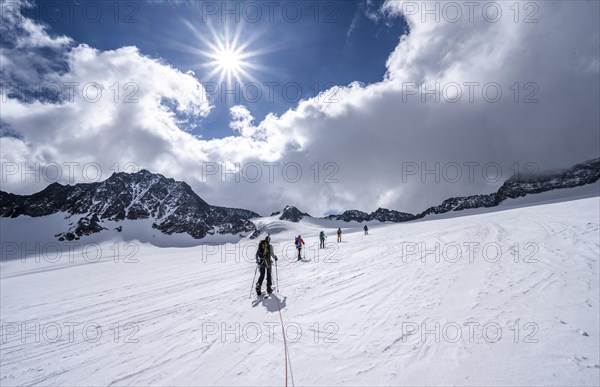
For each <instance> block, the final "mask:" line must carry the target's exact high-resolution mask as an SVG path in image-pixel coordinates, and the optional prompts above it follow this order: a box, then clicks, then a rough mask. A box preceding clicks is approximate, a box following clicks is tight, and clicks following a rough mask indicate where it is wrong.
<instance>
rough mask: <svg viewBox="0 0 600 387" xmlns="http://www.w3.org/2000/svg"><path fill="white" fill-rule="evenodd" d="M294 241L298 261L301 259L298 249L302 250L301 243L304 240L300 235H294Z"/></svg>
mask: <svg viewBox="0 0 600 387" xmlns="http://www.w3.org/2000/svg"><path fill="white" fill-rule="evenodd" d="M294 243H295V245H296V249H298V261H300V260H301V259H302V256H301V255H300V251H302V245H303V244H304V241H303V240H302V236H301V235H298V236H297V237H296V240H295V242H294Z"/></svg>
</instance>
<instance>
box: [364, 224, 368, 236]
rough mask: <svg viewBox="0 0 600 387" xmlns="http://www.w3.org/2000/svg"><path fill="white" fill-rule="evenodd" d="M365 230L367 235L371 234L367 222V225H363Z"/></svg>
mask: <svg viewBox="0 0 600 387" xmlns="http://www.w3.org/2000/svg"><path fill="white" fill-rule="evenodd" d="M363 230H365V235H369V228H368V227H367V225H366V224H365V227H363Z"/></svg>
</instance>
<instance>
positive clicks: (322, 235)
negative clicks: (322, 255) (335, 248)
mask: <svg viewBox="0 0 600 387" xmlns="http://www.w3.org/2000/svg"><path fill="white" fill-rule="evenodd" d="M325 238H327V236H325V232H324V231H321V233H320V234H319V239H320V240H321V244H320V245H319V248H321V249H324V248H325Z"/></svg>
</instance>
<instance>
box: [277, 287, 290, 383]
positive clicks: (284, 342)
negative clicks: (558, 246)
mask: <svg viewBox="0 0 600 387" xmlns="http://www.w3.org/2000/svg"><path fill="white" fill-rule="evenodd" d="M277 291H278V292H279V289H277ZM275 299H276V300H277V311H278V312H279V321H281V334H282V335H283V349H284V354H285V355H284V357H285V387H287V385H288V350H287V340H286V338H285V328H284V325H283V317H282V316H281V305H279V297H277V296H275Z"/></svg>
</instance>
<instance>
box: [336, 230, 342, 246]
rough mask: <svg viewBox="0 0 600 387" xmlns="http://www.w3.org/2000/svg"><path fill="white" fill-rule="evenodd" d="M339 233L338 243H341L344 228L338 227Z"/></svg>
mask: <svg viewBox="0 0 600 387" xmlns="http://www.w3.org/2000/svg"><path fill="white" fill-rule="evenodd" d="M337 234H338V243H340V242H341V241H342V229H341V228H338V231H337Z"/></svg>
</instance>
